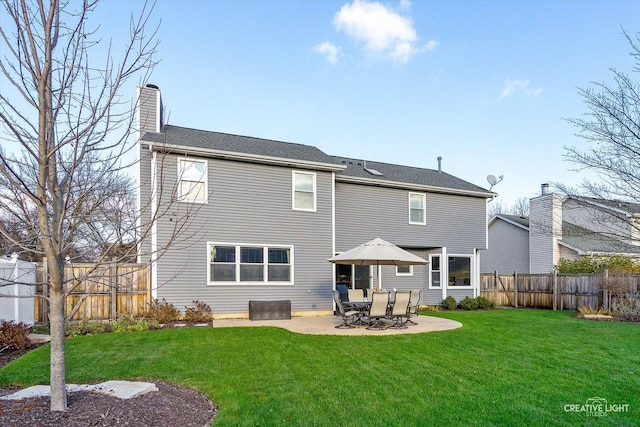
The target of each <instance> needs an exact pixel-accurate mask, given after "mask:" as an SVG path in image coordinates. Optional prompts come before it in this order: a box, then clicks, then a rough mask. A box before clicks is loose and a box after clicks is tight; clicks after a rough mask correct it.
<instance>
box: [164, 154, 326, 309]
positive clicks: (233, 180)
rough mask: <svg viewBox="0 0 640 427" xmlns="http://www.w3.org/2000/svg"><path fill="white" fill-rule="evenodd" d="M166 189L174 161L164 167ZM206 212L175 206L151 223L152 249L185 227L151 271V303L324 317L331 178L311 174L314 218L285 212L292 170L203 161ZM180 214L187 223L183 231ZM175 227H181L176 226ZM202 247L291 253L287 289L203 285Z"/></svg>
mask: <svg viewBox="0 0 640 427" xmlns="http://www.w3.org/2000/svg"><path fill="white" fill-rule="evenodd" d="M164 166H165V168H164V172H163V176H164V179H165V182H166V184H165V185H164V186H163V187H164V188H165V189H173V188H174V185H175V180H176V172H177V158H176V156H169V158H168V159H167V161H165V162H164ZM207 170H208V191H209V194H210V198H209V201H208V203H207V204H192V203H184V202H178V203H175V204H174V206H172V210H173V213H174V215H173V218H172V216H166V217H162V218H160V219H159V223H158V244H159V246H161V247H162V246H163V245H164V244H166V243H167V242H168V241H170V240H171V239H172V232H173V231H174V228H175V226H176V223H178V224H177V225H178V226H179V227H180V226H183V225H187V227H186V229H185V230H183V231H182V233H181V234H180V237H179V238H178V242H177V243H176V244H174V245H172V246H171V247H170V248H169V249H168V250H167V251H166V253H164V254H163V255H162V258H161V262H159V263H158V297H159V298H166V299H167V300H168V301H171V302H172V303H173V304H174V305H175V306H176V307H178V308H180V309H181V310H184V307H185V306H188V305H191V304H192V301H193V300H198V301H202V302H205V303H207V304H209V305H210V306H211V308H212V310H213V312H214V313H246V312H247V311H248V302H249V301H250V300H281V299H287V300H291V305H292V311H312V310H323V311H326V310H332V309H333V306H332V297H331V290H332V289H333V283H332V265H331V264H330V263H329V262H327V259H328V258H330V257H331V256H332V255H333V254H332V251H331V249H332V203H331V197H332V194H331V193H332V175H331V173H330V172H317V173H316V189H317V202H316V206H317V211H316V212H304V211H294V210H292V202H291V199H292V196H291V186H292V169H291V168H286V167H278V166H268V165H260V164H253V163H244V162H235V161H227V160H221V159H208V167H207ZM185 214H188V215H187V216H188V217H189V220H188V222H187V223H186V224H185V223H184V219H185V217H186V215H185ZM181 221H182V222H181ZM207 242H217V243H230V244H236V245H238V244H255V245H269V246H272V245H292V246H293V261H294V266H293V274H294V284H293V285H270V284H261V285H245V284H215V285H209V284H208V283H207V269H208V268H209V263H208V253H207Z"/></svg>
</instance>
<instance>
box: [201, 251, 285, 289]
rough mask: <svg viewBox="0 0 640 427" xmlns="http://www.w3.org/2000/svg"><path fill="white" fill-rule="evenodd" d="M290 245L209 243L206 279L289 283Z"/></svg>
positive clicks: (255, 282) (214, 281)
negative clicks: (207, 274) (207, 275)
mask: <svg viewBox="0 0 640 427" xmlns="http://www.w3.org/2000/svg"><path fill="white" fill-rule="evenodd" d="M292 252H293V247H292V246H263V245H234V244H217V243H209V283H210V284H225V283H244V284H265V283H272V284H273V283H277V284H291V282H292V276H293V273H292V271H293V262H292Z"/></svg>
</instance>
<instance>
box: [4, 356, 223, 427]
mask: <svg viewBox="0 0 640 427" xmlns="http://www.w3.org/2000/svg"><path fill="white" fill-rule="evenodd" d="M31 349H32V348H31ZM31 349H25V350H20V351H12V352H0V368H2V367H3V366H4V365H6V364H7V363H9V362H11V361H12V360H13V359H15V358H17V357H20V356H22V355H23V354H24V353H26V352H27V351H29V350H31ZM154 383H155V384H156V386H157V387H158V391H153V392H150V393H147V394H144V395H141V396H138V397H134V398H133V399H119V398H117V397H112V396H108V395H106V394H102V393H96V392H85V391H81V392H73V393H68V394H67V411H65V412H52V411H50V410H49V408H50V403H49V397H38V398H29V399H23V400H15V401H14V400H0V426H3V427H4V426H7V427H8V426H16V427H18V426H19V427H23V426H33V427H50V426H65V427H88V426H104V427H107V426H136V427H137V426H158V427H165V426H166V427H175V426H184V427H190V426H194V427H204V426H209V425H210V424H211V423H212V421H213V418H214V417H215V415H216V414H217V412H218V407H217V405H216V404H215V403H213V402H212V401H210V400H209V399H208V398H207V397H206V396H205V395H203V394H202V393H200V392H198V391H196V390H191V389H187V388H184V387H179V386H176V385H171V384H166V383H163V382H158V381H154ZM18 390H19V388H16V387H12V388H4V389H3V388H0V396H4V395H7V394H11V393H13V392H15V391H18Z"/></svg>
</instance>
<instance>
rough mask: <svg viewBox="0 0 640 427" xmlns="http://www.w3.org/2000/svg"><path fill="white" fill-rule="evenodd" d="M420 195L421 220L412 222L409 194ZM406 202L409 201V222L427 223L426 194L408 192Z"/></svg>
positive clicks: (416, 223)
mask: <svg viewBox="0 0 640 427" xmlns="http://www.w3.org/2000/svg"><path fill="white" fill-rule="evenodd" d="M414 195H415V196H421V197H422V221H420V222H414V221H411V196H414ZM408 199H409V200H408V202H409V224H415V225H426V224H427V195H426V194H424V193H411V192H410V193H409V197H408Z"/></svg>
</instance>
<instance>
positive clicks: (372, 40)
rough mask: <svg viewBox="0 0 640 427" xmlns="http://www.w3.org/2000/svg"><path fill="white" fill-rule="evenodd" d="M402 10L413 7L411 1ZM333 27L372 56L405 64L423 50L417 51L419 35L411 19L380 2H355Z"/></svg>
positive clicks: (338, 18)
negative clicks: (362, 44)
mask: <svg viewBox="0 0 640 427" xmlns="http://www.w3.org/2000/svg"><path fill="white" fill-rule="evenodd" d="M401 7H402V8H405V9H406V8H407V7H410V2H407V1H403V2H401ZM333 24H334V25H335V27H336V29H337V30H338V31H344V32H345V33H346V34H347V35H349V36H350V37H352V38H354V39H355V40H357V41H358V42H361V43H364V47H365V49H366V50H367V51H368V52H369V53H370V54H373V55H381V56H383V57H389V58H392V59H394V60H396V61H399V62H403V63H404V62H407V61H408V60H409V58H411V56H413V55H414V54H416V53H418V52H419V51H420V50H421V49H418V48H416V42H417V41H418V35H417V34H416V30H415V28H414V27H413V24H412V22H411V20H410V19H408V18H405V17H404V16H401V15H399V14H398V13H396V12H395V11H393V10H392V9H389V8H387V7H385V6H384V5H382V4H381V3H378V2H368V1H366V0H353V3H351V4H346V5H344V6H342V8H341V9H340V11H339V12H338V13H337V14H336V16H335V18H334V20H333Z"/></svg>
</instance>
